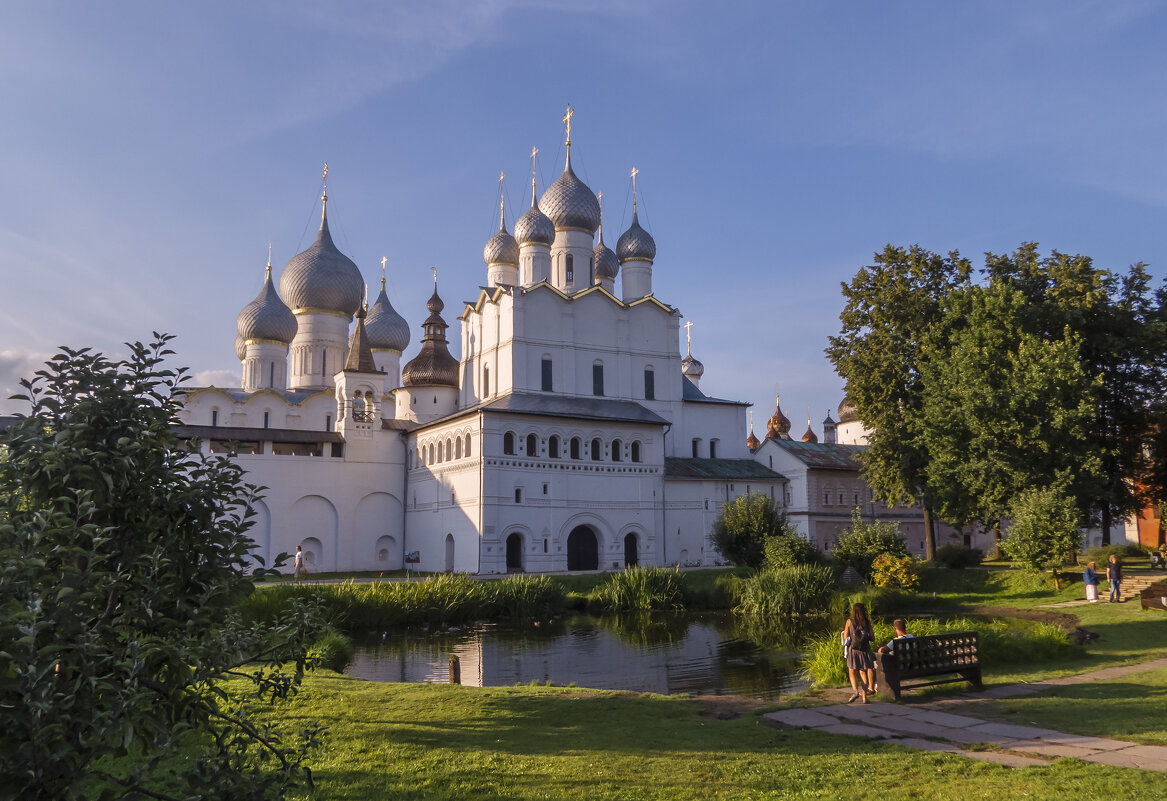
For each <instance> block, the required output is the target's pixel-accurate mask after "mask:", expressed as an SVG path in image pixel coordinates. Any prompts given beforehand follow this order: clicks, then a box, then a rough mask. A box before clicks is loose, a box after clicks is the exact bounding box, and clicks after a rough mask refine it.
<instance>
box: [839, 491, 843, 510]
mask: <svg viewBox="0 0 1167 801" xmlns="http://www.w3.org/2000/svg"><path fill="white" fill-rule="evenodd" d="M842 505H843V492H842V491H841V490H840V491H839V506H842Z"/></svg>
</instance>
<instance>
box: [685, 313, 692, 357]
mask: <svg viewBox="0 0 1167 801" xmlns="http://www.w3.org/2000/svg"><path fill="white" fill-rule="evenodd" d="M684 327H685V350H686V351H688V353H689V355H690V356H692V355H693V332H692V331H691V330H689V329H691V328H692V327H693V321H692V320H690V321H689V322H687V323H685V326H684Z"/></svg>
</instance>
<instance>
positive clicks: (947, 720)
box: [906, 709, 984, 729]
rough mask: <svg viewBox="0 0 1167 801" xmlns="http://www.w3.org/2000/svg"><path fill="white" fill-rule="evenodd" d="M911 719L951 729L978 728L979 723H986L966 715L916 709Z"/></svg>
mask: <svg viewBox="0 0 1167 801" xmlns="http://www.w3.org/2000/svg"><path fill="white" fill-rule="evenodd" d="M906 717H910V718H912V719H913V720H919V721H922V722H924V723H932V724H935V725H937V726H947V727H949V728H957V729H961V728H967V727H969V726H976V725H977V724H978V723H984V721H983V720H981V719H979V718H970V717H966V716H964V715H952V714H949V713H948V712H937V711H936V710H934V709H915V710H912V713H911V714H910V715H907V716H906Z"/></svg>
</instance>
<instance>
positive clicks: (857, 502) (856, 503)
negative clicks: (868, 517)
mask: <svg viewBox="0 0 1167 801" xmlns="http://www.w3.org/2000/svg"><path fill="white" fill-rule="evenodd" d="M855 505H856V506H858V505H859V493H858V492H856V493H855Z"/></svg>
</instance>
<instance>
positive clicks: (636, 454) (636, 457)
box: [632, 440, 640, 462]
mask: <svg viewBox="0 0 1167 801" xmlns="http://www.w3.org/2000/svg"><path fill="white" fill-rule="evenodd" d="M632 461H634V462H639V461H640V442H638V441H637V440H633V441H632Z"/></svg>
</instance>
